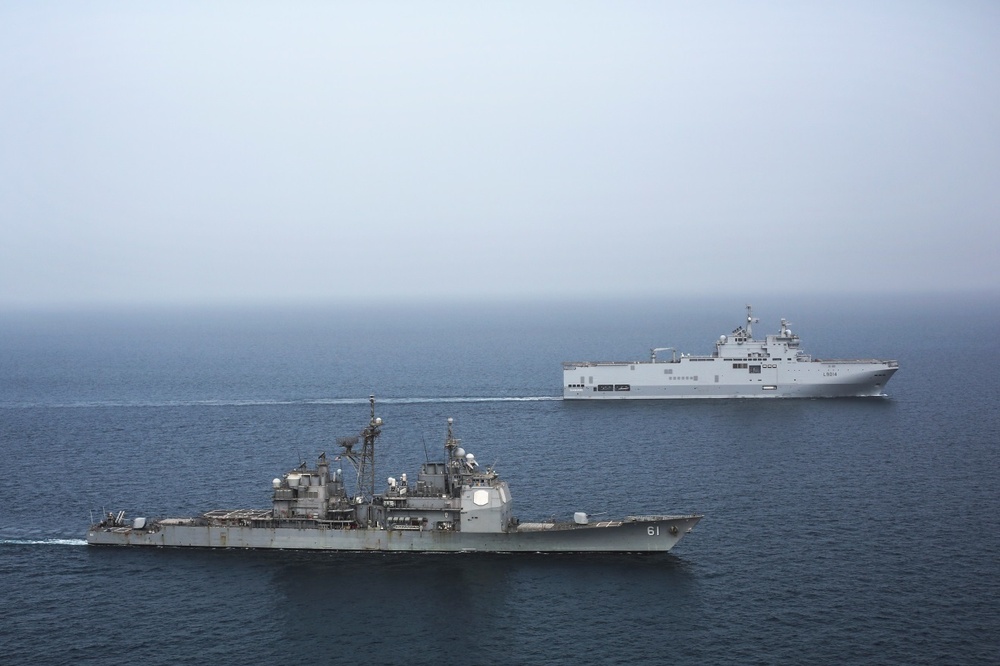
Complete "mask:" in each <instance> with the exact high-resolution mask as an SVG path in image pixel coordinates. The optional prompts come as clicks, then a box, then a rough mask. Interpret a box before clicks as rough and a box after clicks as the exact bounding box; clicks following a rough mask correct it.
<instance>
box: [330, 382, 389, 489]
mask: <svg viewBox="0 0 1000 666" xmlns="http://www.w3.org/2000/svg"><path fill="white" fill-rule="evenodd" d="M368 402H369V403H371V419H370V420H369V422H368V426H367V427H366V428H365V429H364V430H362V431H361V436H360V440H361V442H362V445H361V452H360V453H358V452H357V451H355V450H354V445H355V444H357V443H358V440H359V437H358V436H354V437H340V438H338V439H337V443H338V444H339V445H340V446H342V447H343V448H344V457H345V458H347V459H348V460H350V461H351V464H352V465H354V469H355V470H357V472H358V482H357V489H358V496H359V497H361V498H363V499H362V501H364V502H371V501H372V498H373V497H374V496H375V440H376V439H378V436H379V435H380V434H382V419H381V418H379V417H376V416H375V396H373V395H371V396H368Z"/></svg>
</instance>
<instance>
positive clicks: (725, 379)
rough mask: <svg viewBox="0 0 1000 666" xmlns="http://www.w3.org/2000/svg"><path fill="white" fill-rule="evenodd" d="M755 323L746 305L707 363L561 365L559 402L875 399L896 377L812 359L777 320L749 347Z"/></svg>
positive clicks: (868, 364)
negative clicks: (773, 327) (743, 316)
mask: <svg viewBox="0 0 1000 666" xmlns="http://www.w3.org/2000/svg"><path fill="white" fill-rule="evenodd" d="M757 321H758V320H756V319H754V316H753V308H752V307H751V306H749V305H748V306H747V318H746V324H745V325H743V326H739V327H738V328H736V329H735V330H734V331H733V332H732V333H731V334H730V335H722V336H720V337H719V339H718V341H717V342H716V343H715V351H714V352H713V353H712V354H711V355H710V356H695V355H691V354H680V355H679V356H678V354H677V350H676V349H675V348H673V347H659V348H656V349H652V350H651V351H650V359H649V360H643V361H596V362H595V361H573V362H564V363H563V398H565V399H566V400H622V399H633V400H635V399H657V398H659V399H668V398H838V397H869V396H880V397H881V396H884V395H885V393H884V390H885V385H886V383H887V382H888V381H889V379H890V378H892V376H893V374H895V372H896V370H898V369H899V364H898V362H896V361H893V360H880V359H819V358H813V357H812V356H811V355H809V354H807V353H805V352H804V351H802V350H801V349H800V347H799V345H800V341H799V336H798V335H796V334H794V333H792V331H791V329H790V328H789V324H788V322H787V321H786V320H785V319H782V320H781V327H780V329H779V331H778V333H777V334H774V335H768V336H766V338H765V339H764V340H756V339H754V337H753V328H752V327H753V324H754V323H757ZM668 351H669V352H670V356H669V358H663V356H662V355H661V354H660V353H661V352H668Z"/></svg>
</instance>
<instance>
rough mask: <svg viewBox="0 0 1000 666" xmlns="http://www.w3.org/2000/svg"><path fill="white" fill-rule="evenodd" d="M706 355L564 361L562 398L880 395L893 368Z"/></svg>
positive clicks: (876, 364)
mask: <svg viewBox="0 0 1000 666" xmlns="http://www.w3.org/2000/svg"><path fill="white" fill-rule="evenodd" d="M732 366H733V363H731V362H729V361H724V360H723V359H715V358H712V357H701V358H697V357H696V358H684V359H682V360H681V361H679V362H664V363H652V362H648V361H646V362H634V363H624V362H623V363H578V364H574V363H566V364H564V367H563V398H564V399H566V400H643V399H646V400H649V399H685V398H696V399H697V398H851V397H883V396H885V392H884V391H885V384H886V382H888V381H889V379H890V378H891V377H892V375H893V374H895V372H896V370H897V369H898V368H897V367H896V365H895V362H882V361H874V362H873V361H810V362H795V361H781V362H768V361H765V362H763V363H761V364H760V372H758V373H755V374H748V373H747V372H746V370H744V369H742V368H741V369H739V370H734V369H733V368H732Z"/></svg>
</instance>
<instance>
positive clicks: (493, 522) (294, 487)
mask: <svg viewBox="0 0 1000 666" xmlns="http://www.w3.org/2000/svg"><path fill="white" fill-rule="evenodd" d="M369 402H370V403H371V418H370V420H369V423H368V425H367V426H366V427H365V428H364V430H362V432H361V434H360V435H359V436H354V437H347V438H340V439H339V440H338V444H339V446H340V448H341V449H342V451H341V454H340V455H339V456H336V457H335V458H334V459H333V460H330V459H328V458H327V457H326V455H325V453H324V454H321V455H320V456H319V458H318V460H317V463H316V466H315V467H313V468H307V466H306V465H305V464H303V465H301V466H300V467H298V468H296V469H294V470H292V471H289V472H287V473H286V474H284V476H283V477H282V478H280V479H277V478H276V479H274V481H273V482H272V486H273V496H272V508H271V509H237V510H215V511H209V512H207V513H204V514H202V515H200V516H197V517H191V518H160V519H148V518H145V517H136V518H133V519H131V520H129V519H127V518H126V516H125V512H124V511H118V512H110V513H108V514H106V515H105V517H104V519H103V520H102V521H100V522H98V523H96V524H93V525H91V526H90V528H89V530H88V531H87V543H88V544H91V545H95V546H153V547H195V548H254V549H256V548H269V549H295V550H326V551H385V552H397V551H399V552H447V553H469V552H487V553H525V552H527V553H592V552H605V553H632V552H637V553H639V552H641V553H646V552H665V551H669V550H670V549H671V548H673V547H674V546H675V545H676V544H677V542H678V541H680V540H681V539H682V538H683V537H684V535H686V534H687V533H688V532H690V531H691V529H692V528H693V527H694V526H695V525H696V524H697V523H698V521H699V520H701V518H702V516H701V515H676V516H671V515H639V516H628V517H625V518H622V519H620V520H599V521H593V520H592V517H591V516H589V515H587V514H586V513H585V512H576V513H575V514H574V516H573V519H572V520H567V521H565V522H558V521H554V520H553V521H549V522H530V523H529V522H524V523H522V522H520V521H519V520H518V519H517V518H516V517H515V516H514V514H513V511H512V497H511V492H510V489H509V488H508V487H507V482H506V481H503V480H502V479H501V478H500V477H499V475H498V474H497V472H496V471H495V470H494V469H493V467H488V468H485V469H484V468H482V467H481V466H480V465H479V463H478V462H477V461H476V459H475V456H474V455H473V454H471V453H467V452H466V451H465V450H464V449H463V448H462V447H461V446H460V442H459V440H457V439H455V438H454V436H453V433H452V419H448V430H447V437H446V439H445V445H444V448H445V454H444V460H443V461H440V462H426V463H424V464H423V465H422V466H421V468H420V471H419V473H418V474H417V478H416V480H415V481H413V480H408V479H407V477H406V475H405V474H403V475H401V477H400V478H399V479H395V478H392V477H390V478H389V479H388V480H387V487H386V489H385V492H384V493H382V494H378V495H376V494H375V492H374V488H375V446H376V440H377V439H378V437H379V435H380V434H381V430H382V419H381V418H379V417H376V416H375V398H374V396H372V397H371V398H369ZM359 445H360V450H358V448H357V447H358V446H359ZM344 459H346V460H348V461H350V462H351V464H352V466H353V467H354V470H355V471H356V473H357V478H356V483H355V484H354V485H355V486H356V489H357V493H356V494H350V495H349V494H348V492H347V488H346V486H345V483H344V473H343V470H342V469H340V468H336V469H332V468H331V462H333V463H336V462H338V461H342V460H344Z"/></svg>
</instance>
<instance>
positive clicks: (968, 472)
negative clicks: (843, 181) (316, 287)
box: [0, 294, 1000, 666]
mask: <svg viewBox="0 0 1000 666" xmlns="http://www.w3.org/2000/svg"><path fill="white" fill-rule="evenodd" d="M744 305H745V302H744V301H742V300H739V297H737V298H731V299H725V298H713V299H703V300H697V299H692V298H676V299H669V298H664V299H651V300H644V301H640V300H626V301H603V302H599V301H593V302H587V301H579V302H548V303H539V302H531V303H513V302H493V303H478V304H477V303H469V302H461V303H443V304H434V305H431V304H423V305H421V304H384V305H380V306H362V305H340V306H334V305H325V306H321V307H315V308H308V307H305V306H302V307H290V306H289V307H274V308H266V307H257V308H242V309H241V308H237V307H230V308H207V307H204V308H193V307H192V308H180V307H177V308H172V309H171V308H166V307H163V308H136V309H132V310H124V309H123V310H114V309H106V310H90V311H87V310H77V311H62V312H55V311H42V310H34V311H28V310H17V311H5V312H3V313H0V455H2V463H0V470H2V475H0V476H2V482H0V663H2V664H11V665H20V664H111V663H115V664H117V663H122V662H123V661H125V660H127V661H128V662H131V663H141V664H203V663H230V664H295V663H319V664H327V663H328V664H339V663H343V664H355V663H374V664H389V663H393V664H414V665H417V664H436V665H448V664H462V665H468V664H505V665H512V666H513V665H520V664H660V663H671V664H818V663H822V664H828V663H829V664H996V663H998V662H1000V453H998V439H1000V437H998V432H1000V409H998V408H1000V298H998V297H997V296H996V295H971V294H966V295H933V296H892V297H890V296H866V297H846V296H841V297H820V298H805V297H793V298H777V297H775V298H762V299H758V300H757V301H754V307H755V314H756V315H757V316H759V317H760V318H761V322H760V323H759V324H757V325H756V326H755V329H754V332H755V334H756V335H757V336H758V337H759V336H762V335H764V334H766V333H769V332H771V333H773V332H775V331H776V330H777V327H778V320H779V318H780V317H787V318H789V319H790V320H791V321H792V324H793V325H792V329H793V330H794V331H795V332H796V333H798V334H800V335H801V336H802V340H803V349H804V350H805V351H807V352H810V353H812V354H813V355H814V356H819V357H827V358H850V357H881V358H895V359H898V360H899V363H900V366H901V369H900V370H899V372H898V373H897V374H896V376H895V377H894V378H893V379H892V381H891V382H889V384H888V385H887V393H888V394H889V396H888V397H887V398H882V399H861V400H853V399H844V400H787V401H781V400H778V401H710V400H707V401H680V402H671V401H668V402H644V403H628V402H616V403H613V404H610V403H601V404H577V403H566V402H563V401H562V400H561V399H559V396H560V385H561V377H562V375H561V366H560V362H561V361H563V360H583V359H591V360H598V359H600V360H629V359H641V358H646V357H647V356H648V353H649V351H648V350H649V348H651V347H654V346H675V347H677V348H678V349H679V350H681V351H685V352H694V353H708V352H709V351H710V350H711V348H712V343H713V341H714V340H715V339H716V338H717V337H718V336H719V335H720V334H723V333H729V332H730V331H732V330H733V329H734V328H735V327H736V326H738V325H740V324H741V323H742V322H743V317H744V309H743V308H744ZM369 394H374V395H375V396H376V398H377V400H378V404H377V409H378V413H379V415H381V416H382V418H383V419H384V421H385V424H386V425H385V427H384V430H383V435H382V438H381V440H380V447H381V448H380V449H379V451H378V460H377V465H378V478H380V479H382V480H384V478H385V477H387V476H398V475H399V473H401V472H410V473H411V474H412V473H414V472H415V470H416V467H417V466H418V465H419V463H420V462H421V461H422V460H423V459H424V456H425V451H428V452H430V454H431V455H432V456H433V455H435V454H439V453H440V452H441V446H442V444H443V442H444V437H445V428H446V419H447V418H448V417H452V418H454V419H455V431H456V435H457V436H458V437H460V438H461V439H462V440H463V446H464V447H465V448H466V449H467V450H469V451H471V452H473V453H474V454H475V455H476V457H477V459H479V460H480V461H481V462H485V463H490V464H492V463H496V465H497V468H498V469H499V471H500V472H501V474H502V475H503V476H505V477H506V478H507V480H508V481H509V483H510V485H511V488H512V491H513V494H514V500H515V507H516V510H517V511H516V512H517V514H518V515H519V516H520V517H521V519H522V520H530V519H539V518H548V517H551V516H556V517H562V518H567V517H569V516H570V515H571V514H572V512H574V511H586V512H588V513H591V514H601V513H605V512H606V513H607V514H608V515H609V516H620V515H626V514H630V513H661V512H662V513H675V512H676V513H680V512H698V513H703V514H705V518H704V520H703V521H702V522H701V524H699V525H698V527H697V528H696V529H695V530H694V531H693V532H692V533H691V534H690V535H688V537H687V538H686V539H685V540H684V541H682V542H681V543H680V545H679V546H678V547H677V548H676V549H675V550H674V551H673V552H672V553H670V554H667V555H655V556H541V555H530V556H524V555H518V556H513V555H505V556H489V555H371V554H321V553H301V552H280V553H274V552H251V551H217V552H216V551H199V550H184V549H167V550H130V549H114V548H91V547H87V546H86V545H84V542H83V537H84V534H85V531H86V529H87V525H88V523H89V522H90V520H91V518H92V517H95V516H97V515H98V514H99V513H100V512H101V511H102V510H111V509H116V510H118V509H124V510H126V511H127V512H128V513H129V514H130V515H133V516H134V515H144V516H184V515H194V514H196V513H199V512H201V511H204V510H208V509H216V508H237V507H261V508H263V507H266V506H267V505H268V499H269V494H270V481H271V479H272V478H274V477H275V476H280V475H281V474H282V473H283V472H285V471H288V470H289V469H291V468H292V467H295V466H297V465H298V464H299V462H301V461H310V462H311V461H313V460H314V458H315V456H316V455H317V454H318V453H319V452H321V451H326V452H335V451H336V450H337V449H336V444H335V442H336V438H337V437H339V436H343V435H351V434H356V433H357V432H359V431H360V429H361V428H362V427H363V426H364V425H365V423H366V422H367V419H368V396H369Z"/></svg>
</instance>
